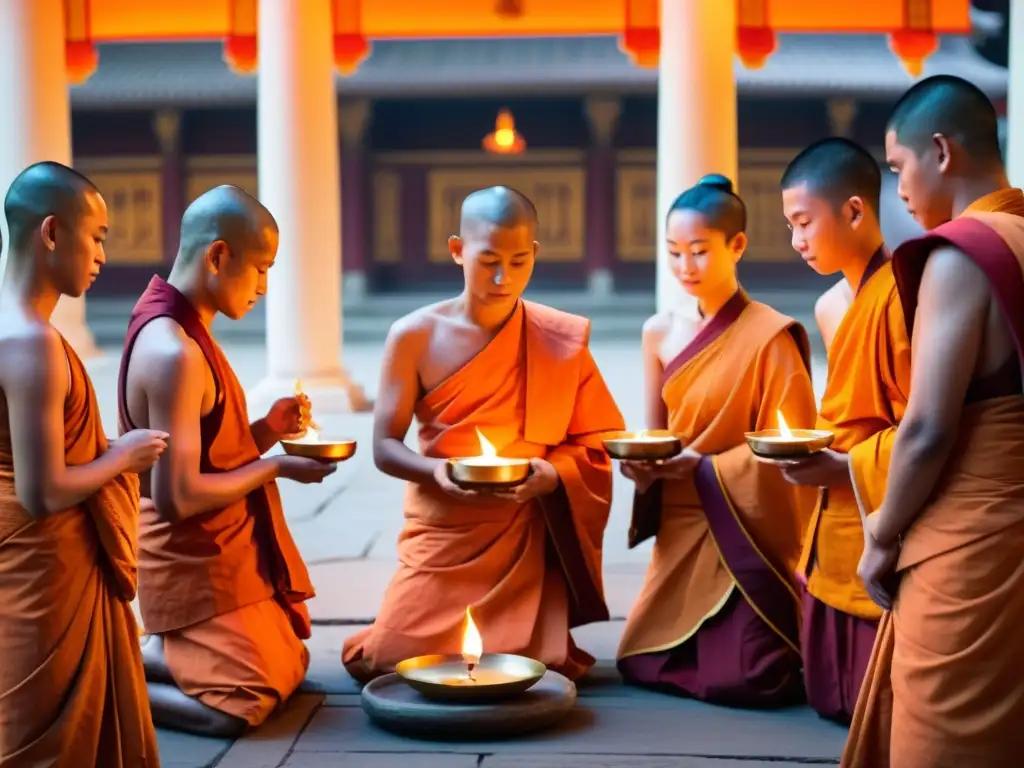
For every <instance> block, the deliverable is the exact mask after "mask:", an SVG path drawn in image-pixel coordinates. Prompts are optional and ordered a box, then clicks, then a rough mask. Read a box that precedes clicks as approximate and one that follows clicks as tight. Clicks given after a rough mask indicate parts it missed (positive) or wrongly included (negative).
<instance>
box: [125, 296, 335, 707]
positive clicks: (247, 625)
mask: <svg viewBox="0 0 1024 768" xmlns="http://www.w3.org/2000/svg"><path fill="white" fill-rule="evenodd" d="M158 317H167V318H170V319H171V320H173V321H174V322H175V323H177V324H178V325H179V326H181V328H182V330H184V332H185V333H186V334H187V335H188V336H189V338H191V339H192V340H193V341H194V342H195V343H196V344H197V345H198V346H199V348H200V349H201V350H202V352H203V355H204V357H205V358H206V362H207V365H209V367H210V370H211V371H212V373H213V379H214V383H215V385H216V391H217V394H216V404H215V405H214V407H213V409H212V410H211V411H210V413H209V414H207V415H206V416H204V417H203V418H202V422H201V425H200V427H201V439H202V454H201V458H200V471H201V472H203V473H217V472H230V471H232V470H234V469H237V468H239V467H242V466H244V465H246V464H249V463H251V462H253V461H256V460H257V459H259V458H260V451H259V448H258V447H257V445H256V442H255V440H254V439H253V436H252V433H251V431H250V425H249V415H248V411H247V409H246V403H245V392H244V390H243V389H242V385H241V383H240V382H239V381H238V378H237V377H236V376H235V374H234V371H233V370H232V369H231V365H230V364H229V363H228V360H227V358H226V357H225V356H224V353H223V352H222V351H221V349H220V347H219V346H218V345H217V343H216V342H215V341H214V340H213V337H212V336H211V335H210V333H209V331H208V330H207V328H206V326H205V325H203V323H202V321H201V320H200V318H199V316H198V314H196V311H195V309H194V308H193V307H192V305H191V303H189V301H188V299H186V298H185V296H183V295H182V294H181V293H180V292H179V291H178V290H177V289H175V288H174V287H173V286H171V285H169V284H168V283H167V282H165V281H164V280H162V279H161V278H159V277H154V278H153V280H152V281H151V282H150V284H149V287H148V288H147V289H146V292H145V293H144V294H143V295H142V297H141V298H140V299H139V302H138V304H137V305H136V307H135V310H134V311H133V312H132V316H131V320H130V322H129V325H128V333H127V336H126V338H125V347H124V354H123V356H122V359H121V371H120V377H119V383H118V403H119V406H118V407H119V420H120V427H121V430H122V431H127V430H129V429H132V428H133V424H132V421H131V416H130V415H129V414H128V408H127V402H128V400H127V372H128V363H129V361H130V359H131V354H132V349H133V347H134V345H135V341H136V339H137V338H138V334H139V333H140V332H141V331H142V329H143V328H144V327H145V326H146V325H147V324H148V323H149V322H151V321H152V320H155V319H156V318H158ZM171 439H172V440H173V439H174V438H173V436H172V438H171ZM140 549H141V557H140V564H139V567H140V574H139V608H140V611H141V614H142V622H143V624H144V625H145V629H146V632H148V633H150V634H158V635H160V636H161V637H162V638H163V641H164V654H165V657H166V661H167V666H168V668H169V670H170V673H171V676H172V677H173V678H174V682H175V683H176V684H177V686H178V687H179V688H180V689H181V690H182V691H183V692H184V693H186V694H187V695H189V696H193V697H195V698H197V699H199V700H200V701H202V702H203V703H204V704H206V705H207V706H210V707H213V708H214V709H217V710H220V711H222V712H226V713H227V714H230V715H233V716H235V717H238V718H240V719H243V720H245V721H246V722H247V723H249V725H252V726H256V725H259V724H260V723H262V722H263V721H264V720H266V718H267V717H268V716H269V715H270V714H271V713H272V712H273V711H274V709H275V708H276V707H277V706H278V705H279V704H280V703H282V702H283V701H285V700H286V699H287V698H288V697H289V696H291V694H292V693H293V692H294V691H295V690H296V689H297V688H298V686H299V684H300V683H301V682H302V679H303V678H304V677H305V674H306V669H307V667H308V666H309V652H308V651H307V649H306V647H305V645H304V644H303V642H302V641H303V640H304V639H307V638H308V637H309V636H310V620H309V611H308V609H307V608H306V606H305V604H304V601H306V600H308V599H310V598H311V597H313V596H314V594H315V593H314V591H313V587H312V585H311V583H310V580H309V573H308V571H307V570H306V566H305V563H304V562H303V561H302V557H301V555H300V554H299V551H298V548H297V547H296V546H295V542H294V541H293V540H292V537H291V533H290V532H289V530H288V525H287V522H286V521H285V518H284V510H283V508H282V505H281V496H280V493H279V491H278V488H277V483H276V482H270V483H267V484H265V485H263V486H262V487H260V488H258V489H256V490H255V491H253V492H252V493H250V494H249V495H247V496H245V497H243V498H240V499H238V500H237V501H236V502H234V503H233V504H229V505H228V506H227V507H224V508H223V509H216V510H211V511H208V512H204V513H201V514H198V515H195V516H193V517H190V518H187V519H184V520H167V519H166V518H164V517H163V516H162V515H161V514H160V513H159V512H158V511H157V509H156V508H155V506H154V505H153V503H152V502H151V501H150V500H149V499H143V503H142V512H141V526H140Z"/></svg>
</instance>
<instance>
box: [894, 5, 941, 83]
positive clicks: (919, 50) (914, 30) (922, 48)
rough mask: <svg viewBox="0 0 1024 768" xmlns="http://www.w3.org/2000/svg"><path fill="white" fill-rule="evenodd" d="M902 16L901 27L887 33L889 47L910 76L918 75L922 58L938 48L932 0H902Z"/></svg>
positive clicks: (921, 68) (921, 65) (921, 66)
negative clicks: (933, 21) (933, 25)
mask: <svg viewBox="0 0 1024 768" xmlns="http://www.w3.org/2000/svg"><path fill="white" fill-rule="evenodd" d="M903 17H904V19H905V20H906V21H905V23H904V26H903V28H902V29H898V30H896V31H895V32H893V33H892V34H891V35H889V47H890V48H891V49H892V52H893V53H895V54H896V55H897V56H898V57H899V60H900V61H901V62H902V63H903V66H904V68H905V69H906V70H907V72H909V73H910V76H911V77H920V76H921V73H922V72H923V71H924V60H925V59H927V58H928V57H929V56H931V55H932V54H933V53H935V51H937V50H938V48H939V38H938V36H937V35H936V34H935V30H934V29H933V28H932V0H903Z"/></svg>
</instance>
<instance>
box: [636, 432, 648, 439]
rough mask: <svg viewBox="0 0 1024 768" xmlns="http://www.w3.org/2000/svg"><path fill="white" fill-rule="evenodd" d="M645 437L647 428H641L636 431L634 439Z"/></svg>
mask: <svg viewBox="0 0 1024 768" xmlns="http://www.w3.org/2000/svg"><path fill="white" fill-rule="evenodd" d="M645 437H647V430H646V429H641V430H640V431H639V432H637V433H636V439H637V440H643V439H644V438H645Z"/></svg>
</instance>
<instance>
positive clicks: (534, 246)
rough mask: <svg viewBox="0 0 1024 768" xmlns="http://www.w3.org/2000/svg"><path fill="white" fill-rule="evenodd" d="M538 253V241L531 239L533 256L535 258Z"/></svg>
mask: <svg viewBox="0 0 1024 768" xmlns="http://www.w3.org/2000/svg"><path fill="white" fill-rule="evenodd" d="M539 253H540V243H538V242H537V241H536V240H534V241H533V258H534V259H536V258H537V254H539Z"/></svg>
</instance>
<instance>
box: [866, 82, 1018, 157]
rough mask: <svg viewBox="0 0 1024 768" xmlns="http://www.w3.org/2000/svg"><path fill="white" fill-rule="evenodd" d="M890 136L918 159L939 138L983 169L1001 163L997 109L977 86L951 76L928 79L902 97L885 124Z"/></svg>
mask: <svg viewBox="0 0 1024 768" xmlns="http://www.w3.org/2000/svg"><path fill="white" fill-rule="evenodd" d="M889 132H892V133H894V134H895V137H896V140H897V141H898V142H899V143H900V144H902V145H903V146H905V147H907V148H908V149H912V150H913V151H914V152H915V153H916V154H917V155H918V156H920V155H921V154H922V153H923V152H924V151H925V149H927V148H928V147H930V146H931V145H932V144H933V142H934V137H935V135H936V134H940V135H942V136H945V137H946V138H947V139H948V140H949V141H952V142H956V143H957V144H959V145H960V146H961V147H963V149H964V151H965V153H966V154H967V155H968V156H969V157H970V158H971V159H973V160H974V161H976V162H978V163H980V164H982V165H987V166H994V165H998V164H1000V163H1001V162H1002V155H1001V152H1000V150H999V120H998V116H997V114H996V109H995V107H994V106H993V105H992V102H991V101H990V100H989V98H988V97H987V96H986V95H985V94H984V93H983V92H982V91H981V89H979V88H978V87H977V86H975V85H973V84H971V83H969V82H967V81H966V80H964V79H962V78H959V77H953V76H952V75H937V76H935V77H929V78H926V79H924V80H922V81H920V82H919V83H916V84H915V85H914V86H913V87H912V88H910V90H908V91H907V92H906V93H905V94H903V96H902V97H901V98H900V100H899V101H898V102H897V103H896V106H895V107H894V108H893V111H892V115H891V116H890V117H889V122H888V123H887V124H886V133H889Z"/></svg>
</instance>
